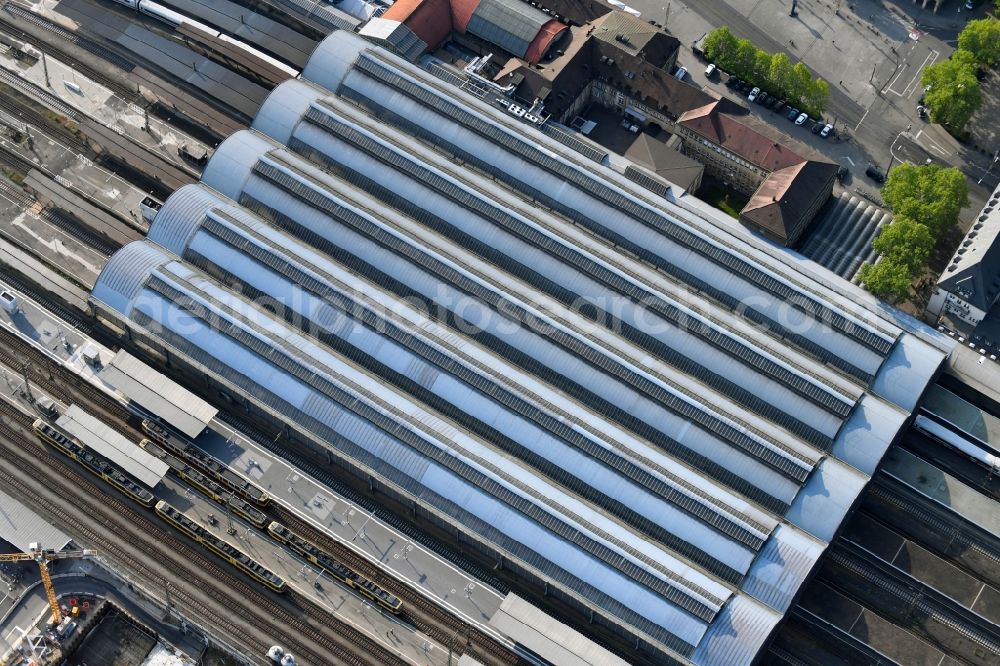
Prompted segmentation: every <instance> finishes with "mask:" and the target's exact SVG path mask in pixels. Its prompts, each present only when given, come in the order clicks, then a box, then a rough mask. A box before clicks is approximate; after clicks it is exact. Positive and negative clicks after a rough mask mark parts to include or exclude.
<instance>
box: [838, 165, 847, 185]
mask: <svg viewBox="0 0 1000 666" xmlns="http://www.w3.org/2000/svg"><path fill="white" fill-rule="evenodd" d="M848 173H850V172H849V171H848V170H847V167H845V166H842V167H840V168H839V169H837V182H838V183H843V182H844V179H845V178H847V174H848Z"/></svg>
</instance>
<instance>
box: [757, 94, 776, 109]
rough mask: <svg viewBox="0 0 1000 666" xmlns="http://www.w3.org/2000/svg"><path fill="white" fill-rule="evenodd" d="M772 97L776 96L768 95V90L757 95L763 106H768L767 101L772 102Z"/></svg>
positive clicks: (758, 101) (759, 102)
mask: <svg viewBox="0 0 1000 666" xmlns="http://www.w3.org/2000/svg"><path fill="white" fill-rule="evenodd" d="M772 99H774V98H773V97H771V96H770V95H768V94H767V93H766V92H762V93H761V94H759V95H757V103H758V104H760V105H761V106H767V103H768V102H770V101H771V100H772Z"/></svg>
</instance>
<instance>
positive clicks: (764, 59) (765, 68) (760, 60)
mask: <svg viewBox="0 0 1000 666" xmlns="http://www.w3.org/2000/svg"><path fill="white" fill-rule="evenodd" d="M753 73H754V80H755V81H757V82H758V83H760V85H761V86H762V87H764V88H767V89H770V90H774V89H775V86H774V82H773V81H772V80H771V54H770V53H768V52H767V51H762V50H760V49H757V53H755V54H754V62H753Z"/></svg>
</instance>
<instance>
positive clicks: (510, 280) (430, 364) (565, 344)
mask: <svg viewBox="0 0 1000 666" xmlns="http://www.w3.org/2000/svg"><path fill="white" fill-rule="evenodd" d="M302 78H303V79H304V80H294V81H288V82H286V83H284V84H282V85H280V86H278V87H277V88H276V89H275V90H274V91H273V92H272V93H271V95H270V96H269V98H268V99H267V101H266V102H265V104H264V105H263V107H262V108H261V110H260V112H259V113H258V114H257V117H256V119H255V121H254V123H253V129H252V130H247V131H242V132H238V133H237V134H235V135H233V136H232V137H230V138H229V139H228V140H227V141H226V142H224V143H223V144H222V145H221V146H220V147H219V148H218V150H217V151H216V153H215V154H214V155H213V157H212V159H211V161H210V163H209V165H208V167H207V168H206V170H205V172H204V175H203V178H202V182H201V183H200V184H194V185H189V186H185V187H183V188H181V189H179V190H178V191H177V192H175V193H174V194H173V195H172V196H171V197H170V199H169V200H168V201H167V202H166V203H165V204H164V206H163V208H162V209H161V210H160V211H159V213H158V214H157V216H156V219H155V220H154V221H153V224H152V226H151V229H150V232H149V235H148V238H147V239H145V240H142V241H137V242H134V243H131V244H129V245H126V246H125V247H124V248H122V249H121V250H120V251H119V252H118V253H117V254H115V255H114V256H113V257H112V259H111V260H110V261H109V262H108V264H107V266H106V267H105V268H104V270H103V272H102V273H101V276H100V278H99V280H98V282H97V285H96V286H95V288H94V290H93V292H92V295H91V305H92V307H93V308H94V309H95V311H96V313H97V315H98V316H99V317H100V318H101V319H102V320H103V321H105V322H106V323H108V324H109V325H111V326H113V327H115V328H117V329H119V330H120V331H122V333H123V335H124V336H125V337H126V339H127V340H128V345H127V346H129V347H130V349H131V350H132V351H133V353H135V354H137V355H140V356H143V357H146V358H158V359H160V360H161V361H164V362H166V363H167V364H169V365H170V366H172V367H174V368H176V369H178V370H180V371H183V372H186V373H188V374H189V375H190V376H191V378H192V380H191V386H192V387H199V388H198V389H197V391H199V392H201V393H203V394H204V395H206V396H208V397H211V398H212V399H213V401H214V402H218V401H219V396H221V395H223V394H224V396H225V400H228V401H230V408H231V409H240V410H242V411H244V412H246V413H249V414H251V415H252V416H253V417H254V418H256V419H258V420H259V421H260V422H262V423H268V424H271V425H272V426H277V427H279V428H281V429H283V430H284V432H285V433H286V434H287V436H288V437H289V438H290V439H292V440H295V441H297V442H301V443H303V444H305V445H307V446H311V447H315V448H316V449H319V450H322V451H324V452H326V454H327V455H328V457H329V459H330V461H331V463H330V464H331V465H332V466H334V467H336V468H337V469H338V470H340V471H342V472H344V473H346V474H349V475H352V476H353V477H355V478H357V479H358V480H359V481H360V482H363V483H365V484H368V486H369V487H370V488H371V489H373V490H374V491H375V492H376V494H377V495H382V496H385V497H388V498H391V499H393V500H395V501H398V502H400V503H402V504H403V505H405V506H410V507H412V511H413V513H414V514H415V515H416V516H417V517H418V518H419V519H420V520H425V521H432V522H433V523H434V524H435V525H436V526H437V527H439V528H441V529H443V530H445V531H447V532H448V533H450V534H452V535H453V536H454V538H455V539H456V540H457V541H459V542H460V543H461V544H462V545H463V547H464V548H467V549H468V550H470V551H473V552H476V553H478V556H479V557H481V558H483V560H484V561H489V562H493V563H495V566H496V567H497V568H498V570H502V571H505V572H507V574H510V575H513V577H514V581H515V582H514V583H513V585H514V588H515V589H514V591H515V592H516V593H518V594H519V595H521V596H525V597H526V598H529V599H536V598H542V597H548V598H549V599H550V600H552V601H553V602H556V605H557V606H558V607H559V608H560V609H562V610H561V611H560V614H561V618H560V619H562V620H563V621H566V622H567V623H569V624H570V625H571V626H574V627H576V628H578V629H580V628H585V633H587V634H588V635H593V636H596V637H598V638H599V639H601V640H602V641H604V642H605V643H608V644H609V645H612V646H615V645H617V646H618V649H619V650H622V649H623V648H621V646H622V645H627V646H628V649H629V650H630V651H635V652H630V654H631V655H633V656H634V655H636V654H639V655H646V657H648V660H649V661H650V662H652V661H658V662H659V663H663V662H664V661H666V662H667V663H693V664H700V665H706V666H707V665H715V664H718V665H720V666H722V665H725V666H733V665H737V664H749V663H751V662H752V661H753V660H754V659H755V658H756V657H757V656H758V654H759V652H760V651H761V650H762V649H763V647H764V646H765V644H766V643H767V641H768V639H769V637H770V636H771V635H772V633H773V632H774V629H775V627H776V626H777V625H778V623H779V622H780V621H781V619H782V617H783V616H784V615H785V613H786V612H787V611H788V610H789V609H790V608H791V607H792V606H793V603H794V600H795V599H796V596H797V594H798V593H799V591H800V590H801V589H802V587H803V585H804V583H805V581H806V580H807V579H808V578H809V577H810V575H811V573H812V572H813V570H814V569H815V568H816V566H817V563H818V562H819V560H820V558H821V556H822V555H823V552H824V550H825V549H826V547H827V545H828V544H829V543H830V541H831V540H832V539H833V538H834V537H835V535H836V534H837V533H838V530H839V529H840V527H841V524H842V522H843V520H844V518H845V516H846V515H847V514H848V513H849V512H850V511H851V509H852V507H853V506H854V504H855V503H856V502H857V500H858V497H859V495H860V493H861V491H862V489H863V488H864V487H865V485H866V483H867V482H868V480H869V478H870V476H871V475H872V474H873V473H874V471H875V469H876V468H877V466H878V465H879V463H880V461H881V459H882V457H883V455H884V454H885V452H886V450H887V449H888V447H889V446H890V445H891V444H892V443H893V442H894V441H895V440H896V439H897V438H898V437H899V435H900V432H901V431H902V430H903V429H904V428H905V426H906V425H907V423H908V421H909V419H910V417H911V412H912V410H913V409H914V406H915V405H916V404H917V401H918V400H919V398H920V396H921V395H922V393H923V391H924V389H925V387H926V386H927V385H928V383H929V382H931V381H932V380H933V379H934V377H935V376H936V374H937V372H938V371H939V368H940V366H941V364H942V362H943V360H944V359H945V358H946V356H947V354H948V353H949V351H950V345H951V342H950V340H949V339H948V338H947V337H945V336H942V335H940V334H938V333H937V332H936V331H934V330H933V329H930V328H928V327H926V326H923V325H921V324H920V323H918V322H916V321H914V320H912V319H910V318H908V317H907V316H905V315H903V314H902V313H897V312H895V311H892V310H887V309H885V308H884V307H883V306H881V305H879V304H878V303H877V302H876V301H874V300H873V299H872V298H871V297H870V296H869V295H868V294H866V293H865V292H863V291H862V290H860V289H859V288H858V287H856V286H853V285H851V284H849V283H847V282H845V281H843V280H841V279H839V278H837V277H836V276H834V275H833V274H831V273H829V272H827V271H825V270H824V269H822V268H820V267H818V266H816V265H814V264H811V263H807V262H802V261H800V260H798V259H796V258H795V257H794V256H792V255H789V254H787V253H784V252H781V251H779V250H778V249H777V248H775V247H773V246H771V245H770V244H767V243H765V242H763V241H762V240H760V239H759V238H756V237H754V236H753V235H751V234H750V233H748V232H747V231H746V230H745V229H744V228H742V227H740V226H738V225H736V224H734V223H733V221H732V220H728V219H727V218H724V217H723V216H721V215H720V214H719V213H718V212H717V211H715V210H714V209H712V208H710V207H708V206H706V205H705V204H703V203H702V202H700V201H698V200H697V199H694V198H692V197H689V196H686V195H683V194H682V193H681V192H680V191H674V190H673V189H672V188H670V187H666V188H656V189H650V188H648V187H646V186H644V185H643V184H642V183H640V182H637V180H635V179H632V178H628V177H626V176H625V175H623V174H621V173H618V172H617V171H615V170H612V169H610V168H608V167H606V166H602V165H601V164H598V163H596V162H595V161H593V160H589V159H587V158H586V157H585V156H583V155H582V154H581V153H579V152H577V151H574V150H572V149H570V148H568V147H567V146H566V145H565V144H563V143H561V142H558V141H555V140H553V139H552V138H550V137H549V136H548V135H546V134H544V133H542V132H540V131H539V130H538V129H537V128H536V127H535V126H534V125H533V124H532V123H531V122H529V121H527V120H525V119H524V118H523V117H517V116H513V115H511V114H510V113H508V112H507V110H506V108H505V107H501V106H498V105H496V104H491V103H490V102H489V101H488V100H483V99H480V98H476V97H473V96H470V95H467V94H465V93H463V92H461V91H459V90H458V89H456V88H453V87H450V86H447V85H444V84H443V83H442V82H441V81H440V80H439V79H437V78H435V77H434V76H433V75H430V74H428V73H427V72H426V71H425V70H423V69H422V68H420V67H418V66H416V65H413V64H411V63H410V62H408V61H406V60H405V59H403V58H400V57H398V56H396V55H393V54H390V53H389V52H387V51H384V50H382V49H380V48H377V47H374V46H372V45H371V44H370V43H368V42H365V41H364V40H362V39H361V38H359V37H357V36H355V35H352V34H341V33H335V34H334V35H332V36H331V37H329V38H328V39H327V40H325V41H324V42H322V43H321V44H320V46H319V47H318V48H317V50H316V51H315V53H314V54H313V55H312V57H311V59H310V61H309V63H308V64H307V65H306V67H305V69H304V70H303V75H302Z"/></svg>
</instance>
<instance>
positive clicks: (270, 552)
mask: <svg viewBox="0 0 1000 666" xmlns="http://www.w3.org/2000/svg"><path fill="white" fill-rule="evenodd" d="M156 494H157V495H158V496H159V497H160V498H161V499H165V500H166V501H167V502H169V503H170V504H171V505H173V506H174V507H176V508H177V509H180V510H181V511H183V512H184V513H185V514H187V515H188V517H190V518H192V519H193V520H196V521H197V522H199V523H200V524H201V525H202V526H203V527H205V528H207V529H209V530H211V531H212V532H213V533H214V534H215V535H216V536H218V537H219V538H221V539H224V540H225V541H227V542H229V543H230V544H232V545H233V546H235V547H236V548H238V549H240V550H241V551H243V552H244V553H246V554H247V555H249V556H250V557H252V558H254V559H256V560H257V561H258V562H260V563H261V564H263V565H264V566H265V567H267V568H268V569H270V570H271V571H273V572H274V573H276V574H277V575H279V576H281V577H282V578H283V579H284V580H285V582H286V583H287V584H288V585H289V586H290V587H291V588H293V589H294V590H295V591H296V592H298V593H300V594H302V595H303V596H305V597H308V598H309V599H310V600H311V601H313V602H314V603H316V604H317V605H319V606H320V607H322V608H325V609H326V610H327V611H328V612H329V613H330V614H331V615H333V616H334V617H336V618H338V619H340V620H342V621H344V622H348V623H350V624H351V625H353V626H354V627H356V628H358V629H359V630H361V631H363V632H364V633H365V634H367V635H368V636H369V637H370V638H371V639H372V640H374V641H376V642H377V643H379V644H381V645H382V646H383V647H385V648H386V649H388V650H390V651H392V652H395V653H397V654H398V655H399V656H400V657H401V658H402V659H404V660H405V661H407V662H409V663H411V664H414V665H420V666H422V665H424V664H428V665H430V664H433V665H435V666H447V664H448V648H447V646H442V645H440V644H438V643H437V642H435V641H433V640H431V639H430V638H429V637H427V636H426V635H424V634H422V633H420V632H419V631H417V630H416V629H415V628H414V627H413V626H411V625H409V624H406V623H404V622H402V621H400V620H399V619H398V618H396V617H395V616H393V615H390V614H388V613H384V612H381V611H380V610H379V608H378V607H377V606H375V605H374V604H372V603H371V602H370V601H367V600H365V599H362V598H361V597H360V596H358V595H357V594H355V593H354V592H352V591H350V590H349V589H348V588H347V587H345V586H344V585H341V584H340V583H339V582H337V581H335V580H333V579H332V578H331V577H330V576H329V574H326V573H323V572H321V571H320V570H319V569H318V568H317V567H315V566H314V565H312V564H309V563H307V562H306V561H305V560H302V559H300V558H299V557H297V556H295V555H293V554H292V553H290V552H288V551H287V550H285V549H284V547H283V546H281V545H280V544H278V543H277V542H275V541H274V540H272V539H271V538H270V537H268V536H267V535H266V533H264V532H262V531H261V530H258V529H256V528H254V527H252V526H250V525H249V524H247V523H246V522H245V521H243V520H241V519H239V518H238V517H236V516H233V526H234V528H235V529H236V531H235V533H234V534H229V533H228V528H229V526H228V520H227V517H226V512H225V509H223V508H222V507H221V506H220V505H218V504H216V503H214V502H212V501H211V500H209V499H207V498H206V497H204V496H203V495H201V494H199V493H197V492H196V491H194V490H192V489H191V488H189V487H188V486H187V485H185V484H184V482H183V481H180V480H179V479H177V478H175V477H171V476H167V477H166V478H164V479H163V481H161V482H160V485H159V486H158V487H157V488H156ZM209 514H213V515H214V516H215V518H216V520H217V523H216V524H215V525H211V524H209V520H208V515H209ZM317 582H318V583H319V585H320V586H319V587H316V586H315V584H316V583H317Z"/></svg>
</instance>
